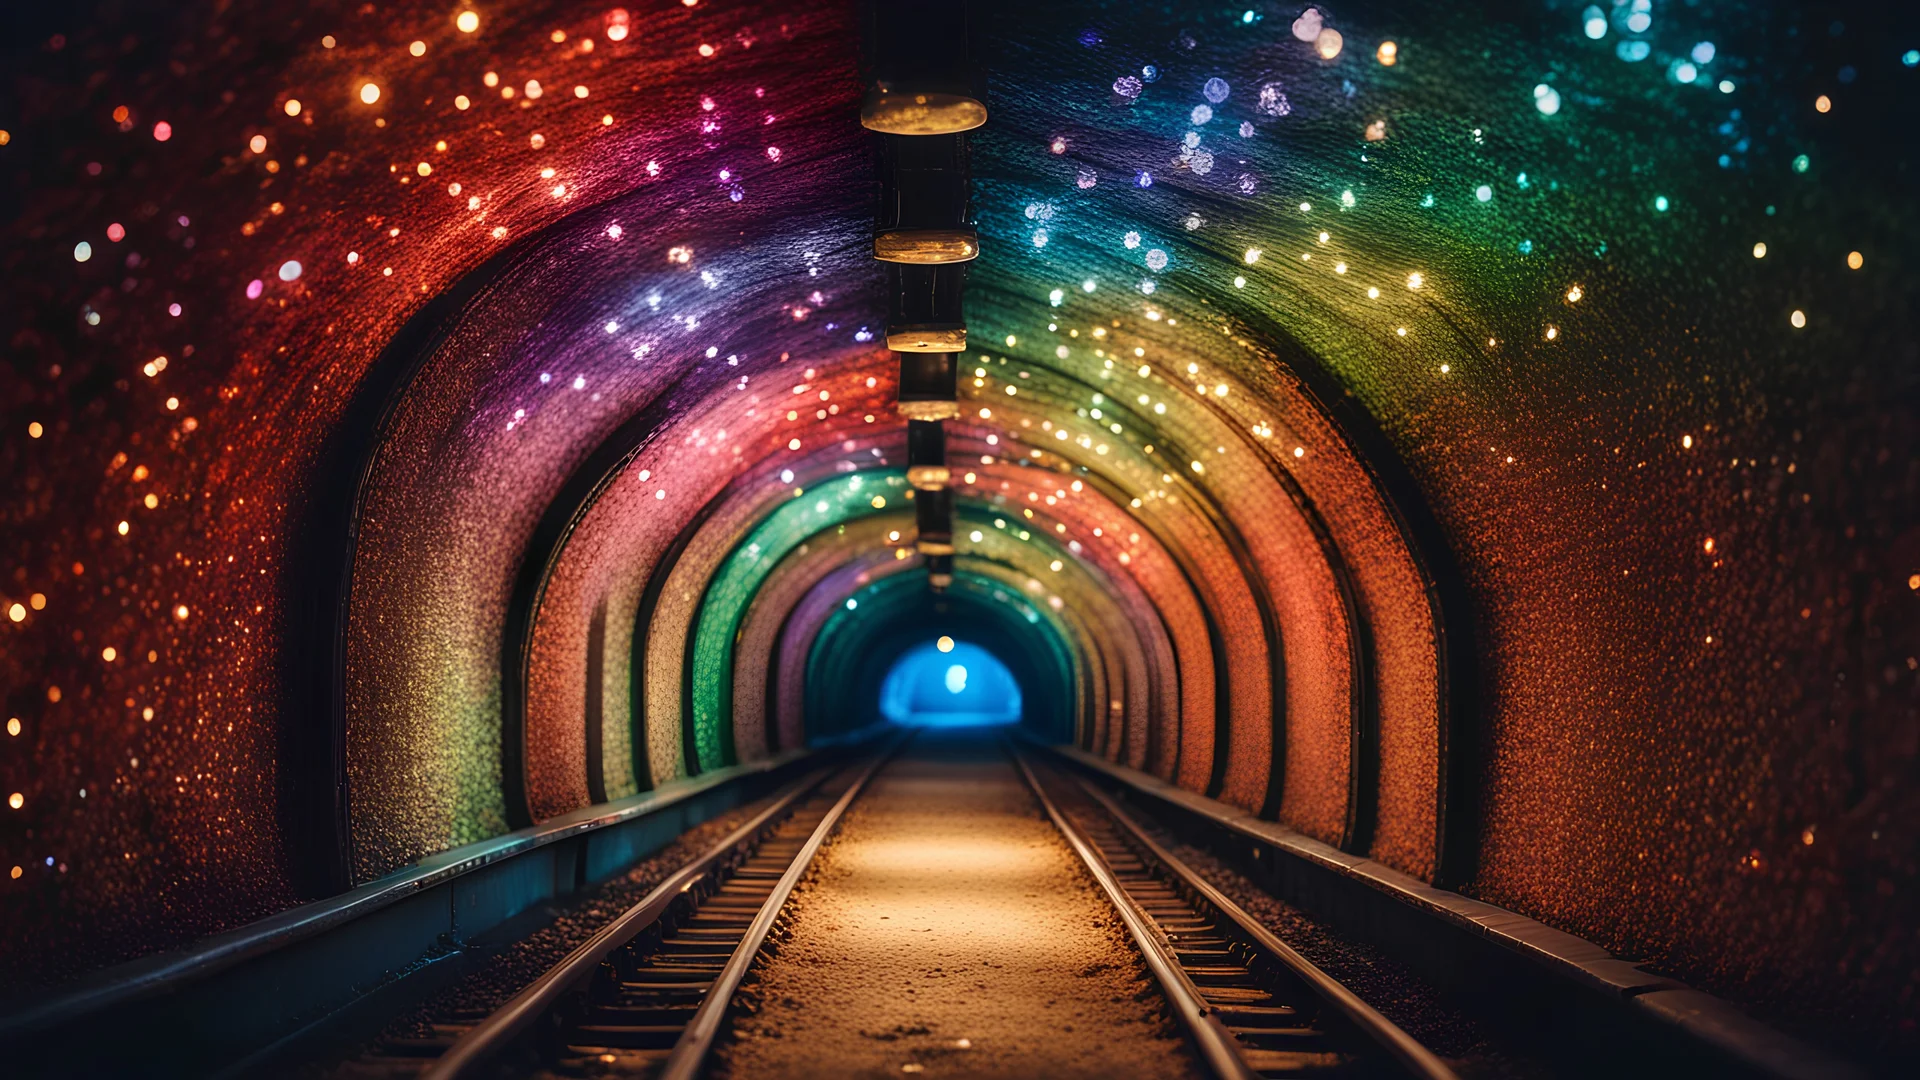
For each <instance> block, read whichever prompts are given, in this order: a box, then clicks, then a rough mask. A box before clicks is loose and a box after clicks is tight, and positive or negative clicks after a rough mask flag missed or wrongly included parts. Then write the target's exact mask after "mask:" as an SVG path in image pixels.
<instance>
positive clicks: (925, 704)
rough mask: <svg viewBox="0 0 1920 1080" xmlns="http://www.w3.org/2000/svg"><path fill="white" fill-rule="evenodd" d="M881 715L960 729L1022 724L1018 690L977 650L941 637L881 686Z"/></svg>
mask: <svg viewBox="0 0 1920 1080" xmlns="http://www.w3.org/2000/svg"><path fill="white" fill-rule="evenodd" d="M880 711H881V713H883V714H884V715H885V716H886V718H887V719H889V720H891V721H893V722H894V723H896V724H908V725H911V726H915V727H962V726H967V725H973V724H1011V723H1014V722H1015V721H1017V720H1019V719H1020V684H1019V683H1018V682H1016V681H1015V680H1014V677H1013V673H1012V672H1010V671H1008V670H1007V667H1006V665H1005V664H1002V663H1001V662H1000V661H999V660H997V659H995V658H994V655H993V654H992V653H990V652H988V651H987V650H985V649H983V648H981V647H979V646H978V645H969V644H967V643H966V642H964V641H955V640H953V639H952V638H949V637H942V638H940V639H939V640H938V641H929V642H927V643H926V644H924V645H920V646H917V647H915V648H913V649H911V650H909V651H908V652H907V653H906V655H904V656H902V657H901V658H900V659H899V660H898V661H897V662H896V663H895V664H894V665H893V670H891V671H889V672H887V677H886V680H885V681H883V682H882V683H881V684H880Z"/></svg>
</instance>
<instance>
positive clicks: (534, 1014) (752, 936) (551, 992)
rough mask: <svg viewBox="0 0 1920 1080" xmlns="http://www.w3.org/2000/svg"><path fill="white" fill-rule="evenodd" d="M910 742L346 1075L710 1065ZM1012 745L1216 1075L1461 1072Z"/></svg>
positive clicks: (785, 806)
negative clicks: (875, 782)
mask: <svg viewBox="0 0 1920 1080" xmlns="http://www.w3.org/2000/svg"><path fill="white" fill-rule="evenodd" d="M899 746H900V744H898V743H896V744H895V745H894V746H893V747H892V748H891V749H889V750H888V751H884V752H882V753H880V754H877V755H875V756H874V757H872V758H870V759H868V760H867V761H865V762H863V763H858V764H854V765H850V766H845V767H840V768H829V769H822V770H819V771H816V772H814V773H812V774H809V775H807V776H805V777H802V778H801V779H800V780H799V781H797V782H795V783H794V784H793V785H791V786H790V787H788V788H786V789H785V790H784V791H782V792H781V793H780V794H779V795H778V796H776V797H775V799H774V800H773V801H772V802H771V803H770V804H769V805H768V806H767V807H766V808H764V809H763V810H761V811H760V812H759V813H757V814H755V815H754V816H753V817H752V818H751V819H749V820H748V821H746V822H745V823H743V824H742V825H740V826H739V827H738V828H736V829H734V830H733V831H732V832H730V833H729V834H728V835H727V836H725V837H724V838H722V839H721V840H720V841H719V842H717V843H715V844H714V845H713V846H712V847H711V848H709V849H707V850H706V851H705V852H703V853H702V854H700V855H699V856H698V857H696V858H695V859H693V860H692V861H691V862H689V863H687V864H686V865H685V866H683V867H681V868H680V869H679V870H678V871H676V872H675V873H674V874H673V875H671V876H670V877H668V878H667V879H666V880H664V881H662V882H661V883H660V884H659V885H658V886H656V887H655V888H654V889H652V890H651V891H650V892H649V893H648V894H647V895H646V896H645V897H644V898H643V899H642V900H641V901H640V902H639V903H637V904H635V905H634V906H633V907H631V908H629V909H627V910H626V911H625V912H623V913H622V914H620V915H619V916H617V917H616V918H615V919H614V920H613V921H611V922H610V923H608V924H607V925H606V926H605V927H603V928H601V929H600V930H599V931H598V932H597V933H595V934H594V935H593V937H592V938H590V939H588V940H587V941H586V942H585V943H584V944H582V945H581V946H580V947H578V948H577V949H575V950H574V951H573V952H572V953H570V954H569V955H568V956H567V957H566V958H565V959H563V960H562V961H561V962H560V963H558V964H557V965H555V966H554V967H552V968H551V969H549V970H548V971H547V972H545V973H544V974H542V975H541V976H539V977H538V978H537V979H535V980H534V981H533V982H532V983H530V984H529V985H528V986H526V988H525V989H523V990H521V991H520V993H518V994H516V995H515V996H514V997H513V998H512V999H511V1000H509V1001H508V1002H506V1004H504V1005H502V1006H500V1007H499V1008H498V1009H495V1010H493V1011H492V1012H490V1013H485V1014H478V1013H472V1014H461V1013H450V1014H445V1015H440V1016H436V1017H435V1018H434V1020H433V1023H432V1033H431V1035H429V1036H425V1037H411V1038H395V1039H388V1040H385V1041H383V1042H381V1043H379V1044H377V1045H375V1046H374V1047H373V1048H371V1050H370V1051H369V1052H367V1053H365V1054H363V1055H361V1056H359V1057H357V1058H355V1059H353V1060H351V1061H349V1062H347V1063H345V1064H344V1065H343V1066H342V1067H341V1068H340V1069H339V1070H337V1071H336V1072H335V1076H336V1077H339V1078H343V1080H346V1078H352V1080H357V1078H361V1077H374V1076H377V1077H383V1078H385V1077H392V1078H401V1077H418V1078H421V1080H456V1078H471V1077H478V1076H486V1077H497V1076H505V1075H517V1076H589V1075H613V1076H639V1077H648V1078H650V1080H692V1078H694V1077H697V1076H700V1075H701V1074H702V1073H703V1072H704V1071H705V1068H706V1065H707V1061H708V1056H709V1054H710V1052H711V1050H712V1049H713V1047H714V1045H715V1042H716V1040H718V1039H719V1037H720V1036H721V1035H722V1034H723V1033H724V1031H725V1030H726V1026H727V1019H728V1011H729V1009H730V1007H731V1005H732V1003H733V1001H734V998H735V995H736V993H737V992H738V990H739V989H740V986H741V983H742V981H743V980H744V979H745V977H746V975H747V972H748V971H749V969H750V968H751V967H752V965H753V963H754V960H755V958H756V957H757V956H758V955H759V954H760V952H761V950H762V949H763V948H765V947H766V944H767V938H768V934H769V932H770V931H771V930H772V929H773V928H774V926H775V924H776V922H777V921H778V919H779V917H780V913H781V910H782V908H783V907H784V906H785V905H786V902H787V900H788V898H789V896H790V895H791V894H792V891H793V888H794V886H795V885H797V884H798V883H799V881H800V879H801V877H802V876H803V875H804V874H805V873H806V871H807V868H808V867H809V866H810V865H811V864H812V862H813V858H814V856H815V855H816V854H817V853H818V851H819V850H820V848H821V846H822V844H824V843H825V841H826V840H827V838H828V837H829V836H830V835H831V834H832V833H833V831H834V830H835V828H837V827H838V825H839V823H840V820H841V818H842V817H843V815H844V814H845V812H846V810H847V808H848V807H849V806H851V805H852V804H853V802H854V800H855V799H856V798H858V797H859V795H860V793H861V791H862V790H863V789H864V788H865V787H866V785H867V783H868V782H869V781H870V780H871V779H872V778H873V776H874V775H875V774H876V773H878V772H879V770H880V769H881V768H883V767H884V766H885V764H886V762H887V761H888V760H890V759H891V758H892V757H893V753H894V752H895V751H897V750H898V749H899ZM1008 749H1009V753H1010V754H1011V755H1012V757H1013V760H1014V764H1015V765H1016V767H1017V769H1018V770H1019V772H1020V774H1021V775H1022V777H1023V778H1024V779H1025V781H1026V783H1027V784H1028V786H1029V787H1031V789H1032V790H1033V792H1034V794H1035V795H1036V797H1037V798H1038V799H1039V800H1040V802H1041V804H1042V805H1043V806H1044V807H1045V809H1046V811H1047V814H1048V816H1049V817H1050V818H1051V819H1052V821H1053V823H1054V825H1055V826H1056V827H1057V828H1059V829H1060V831H1061V832H1062V833H1063V834H1064V836H1065V837H1066V839H1067V841H1068V844H1069V846H1070V847H1071V848H1072V849H1073V851H1074V852H1075V854H1076V855H1078V856H1079V858H1080V859H1081V860H1082V861H1083V862H1084V863H1085V864H1086V867H1087V869H1088V871H1089V872H1090V873H1091V874H1092V876H1093V877H1094V879H1095V880H1096V881H1097V882H1098V883H1099V885H1100V887H1101V889H1102V890H1103V891H1104V892H1105V894H1106V895H1107V898H1108V900H1109V901H1110V902H1111V903H1112V904H1113V906H1114V908H1115V910H1116V911H1118V912H1119V914H1120V916H1121V918H1122V920H1123V921H1124V922H1125V923H1126V925H1127V928H1128V930H1129V933H1130V935H1131V937H1132V939H1133V941H1134V943H1135V945H1136V946H1137V947H1138V948H1139V949H1140V951H1141V953H1142V955H1143V957H1144V958H1145V960H1146V963H1147V967H1148V968H1149V969H1150V970H1151V971H1152V972H1153V974H1154V977H1155V979H1156V981H1157V982H1158V983H1159V985H1160V988H1161V990H1162V991H1163V993H1165V995H1166V998H1167V1001H1168V1004H1169V1006H1170V1008H1171V1010H1172V1011H1173V1013H1174V1014H1175V1016H1176V1017H1177V1018H1178V1020H1179V1022H1180V1023H1181V1025H1182V1027H1183V1028H1184V1030H1185V1032H1186V1034H1187V1035H1188V1037H1189V1038H1190V1040H1191V1042H1192V1043H1193V1046H1194V1048H1195V1049H1196V1050H1197V1052H1198V1054H1199V1057H1200V1060H1201V1062H1202V1064H1203V1065H1204V1066H1205V1067H1206V1070H1207V1071H1208V1072H1209V1073H1210V1074H1212V1075H1214V1076H1217V1077H1222V1078H1236V1080H1245V1078H1252V1077H1284V1076H1350V1075H1367V1076H1372V1075H1399V1076H1412V1077H1421V1078H1426V1080H1451V1078H1452V1077H1453V1076H1454V1073H1453V1072H1452V1070H1450V1069H1449V1068H1448V1067H1447V1066H1446V1064H1445V1063H1444V1062H1442V1061H1440V1060H1439V1059H1438V1058H1437V1057H1435V1056H1434V1055H1433V1054H1432V1053H1430V1052H1429V1051H1427V1050H1426V1049H1425V1048H1424V1047H1422V1046H1421V1045H1420V1044H1419V1043H1417V1042H1416V1041H1414V1040H1413V1039H1412V1038H1411V1037H1409V1036H1408V1035H1407V1034H1406V1033H1405V1032H1403V1031H1401V1030H1400V1029H1399V1028H1397V1027H1395V1026H1394V1025H1393V1024H1392V1023H1391V1022H1389V1021H1387V1020H1386V1019H1385V1018H1384V1017H1382V1016H1380V1015H1379V1014H1378V1013H1377V1012H1375V1011H1374V1010H1373V1009H1372V1008H1370V1007H1369V1006H1367V1005H1366V1004H1365V1003H1364V1002H1362V1001H1360V1000H1359V999H1358V998H1357V997H1355V996H1354V995H1353V994H1352V993H1351V992H1350V991H1348V990H1347V989H1346V988H1345V987H1343V986H1341V985H1340V984H1339V983H1338V982H1336V981H1335V980H1333V979H1332V978H1331V977H1329V976H1328V975H1326V974H1325V973H1324V972H1322V971H1320V970H1319V969H1318V968H1316V967H1315V966H1314V965H1313V964H1312V963H1310V962H1309V961H1307V960H1306V959H1305V958H1303V957H1301V956H1300V955H1299V954H1298V953H1297V952H1295V951H1294V950H1293V949H1291V948H1289V947H1288V946H1287V945H1286V944H1285V943H1283V942H1281V941H1279V940H1278V939H1277V938H1275V937H1274V936H1273V934H1272V933H1271V932H1269V931H1268V930H1266V928H1265V927H1263V926H1261V925H1260V924H1259V923H1258V922H1257V921H1255V920H1254V919H1253V918H1252V917H1251V916H1250V915H1248V914H1247V913H1246V912H1245V911H1243V910H1241V909H1240V908H1239V907H1238V906H1237V905H1235V904H1234V903H1233V902H1232V901H1231V900H1230V899H1228V898H1227V897H1226V896H1224V895H1223V894H1221V893H1220V892H1219V891H1218V890H1217V889H1215V888H1214V887H1213V886H1211V885H1209V884H1208V883H1207V882H1206V881H1204V880H1203V879H1201V878H1200V877H1199V876H1198V875H1197V874H1195V873H1194V872H1193V871H1192V870H1191V869H1190V868H1188V867H1187V866H1185V865H1184V864H1183V863H1181V862H1180V861H1179V859H1178V858H1176V857H1175V856H1173V855H1172V854H1171V853H1169V852H1168V851H1167V850H1166V849H1165V848H1164V847H1163V846H1162V845H1161V844H1160V843H1159V842H1158V841H1157V840H1156V839H1155V838H1154V837H1153V836H1152V835H1151V834H1150V833H1149V832H1148V831H1147V830H1145V829H1143V828H1142V827H1141V826H1140V824H1139V823H1138V822H1136V821H1135V820H1134V819H1133V818H1132V817H1130V816H1129V815H1128V814H1127V813H1126V811H1125V810H1123V809H1122V808H1121V807H1120V806H1118V805H1117V804H1115V803H1114V802H1113V801H1112V800H1111V799H1109V798H1108V797H1107V796H1106V795H1105V794H1104V793H1102V792H1100V791H1099V790H1097V789H1095V788H1093V787H1091V786H1089V785H1086V784H1085V783H1084V782H1082V781H1079V780H1077V779H1069V778H1067V777H1065V776H1063V775H1062V774H1060V773H1058V772H1056V771H1054V770H1053V769H1051V768H1049V767H1047V766H1045V765H1040V764H1037V763H1035V762H1034V761H1032V760H1030V758H1029V757H1028V755H1026V754H1025V753H1023V752H1022V751H1021V750H1019V749H1018V748H1016V747H1013V746H1011V745H1009V747H1008Z"/></svg>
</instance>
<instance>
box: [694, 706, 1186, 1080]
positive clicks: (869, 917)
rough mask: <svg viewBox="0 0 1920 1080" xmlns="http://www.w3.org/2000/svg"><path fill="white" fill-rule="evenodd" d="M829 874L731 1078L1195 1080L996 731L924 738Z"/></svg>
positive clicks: (733, 1060) (879, 787) (813, 887)
mask: <svg viewBox="0 0 1920 1080" xmlns="http://www.w3.org/2000/svg"><path fill="white" fill-rule="evenodd" d="M816 867H817V869H816V871H815V876H814V877H813V878H812V880H810V881H809V882H808V883H807V884H805V885H803V886H802V887H801V890H800V891H799V892H797V893H796V894H795V896H794V900H793V901H792V903H791V904H790V905H789V907H788V909H787V913H786V916H785V920H784V921H785V922H786V924H787V925H788V926H789V927H790V928H791V936H790V937H789V938H788V939H787V940H786V941H785V942H784V943H783V944H782V945H781V946H780V948H779V949H778V951H777V952H776V953H774V954H773V955H772V956H771V957H768V958H766V959H765V960H764V961H763V963H764V965H765V966H764V967H763V968H762V969H761V971H760V972H759V974H758V976H757V977H756V979H755V980H753V982H752V983H751V985H750V989H749V992H748V998H749V1000H751V1001H753V1003H754V1004H755V1006H756V1011H755V1012H754V1013H752V1014H744V1015H741V1016H740V1018H739V1020H738V1021H737V1022H736V1025H735V1030H736V1033H737V1041H735V1042H734V1043H733V1045H731V1046H729V1047H727V1048H725V1049H723V1050H722V1051H721V1054H720V1056H721V1059H722V1061H723V1062H724V1064H723V1066H722V1068H721V1070H719V1071H720V1072H721V1073H722V1074H723V1075H729V1076H731V1077H733V1078H734V1080H755V1078H758V1077H774V1076H782V1077H786V1076H792V1077H814V1076H819V1077H827V1076H832V1077H847V1076H896V1077H897V1076H901V1075H903V1073H904V1074H905V1075H913V1074H915V1073H919V1074H920V1075H923V1076H973V1077H987V1076H1008V1077H1033V1076H1048V1077H1095V1076H1100V1077H1106V1076H1127V1077H1141V1078H1154V1077H1189V1076H1194V1075H1197V1073H1196V1069H1197V1066H1196V1065H1195V1063H1194V1061H1193V1059H1192V1058H1191V1056H1190V1054H1189V1052H1188V1051H1187V1049H1186V1047H1185V1045H1184V1044H1183V1043H1182V1041H1181V1039H1180V1036H1179V1035H1178V1033H1177V1032H1176V1031H1175V1030H1174V1028H1173V1027H1172V1026H1171V1025H1170V1024H1168V1023H1167V1022H1166V1021H1165V1020H1164V1019H1163V1017H1162V1003H1161V998H1160V994H1159V992H1158V990H1157V989H1155V988H1154V987H1153V986H1152V984H1151V983H1150V982H1149V981H1148V979H1147V978H1146V977H1145V975H1144V972H1143V969H1142V968H1141V965H1140V961H1139V958H1138V955H1137V953H1136V952H1135V950H1134V948H1133V946H1132V944H1131V942H1130V941H1129V940H1128V938H1127V934H1126V930H1125V929H1124V928H1123V927H1122V926H1121V925H1120V923H1119V921H1118V920H1117V919H1116V918H1115V916H1114V914H1113V910H1112V908H1111V907H1110V906H1109V905H1108V903H1107V901H1106V900H1105V899H1104V898H1103V897H1102V896H1101V895H1100V894H1099V893H1098V891H1097V890H1096V889H1095V887H1094V885H1093V883H1092V882H1091V881H1090V880H1089V879H1088V878H1087V875H1086V871H1085V870H1084V869H1083V868H1082V867H1081V866H1080V865H1079V864H1078V861H1077V860H1076V859H1075V858H1074V856H1073V853H1072V852H1071V851H1070V850H1069V849H1068V847H1067V846H1066V843H1065V842H1064V841H1063V840H1062V839H1061V837H1060V834H1059V833H1058V832H1057V831H1055V829H1054V827H1053V825H1052V824H1051V823H1050V822H1049V821H1048V820H1047V818H1046V816H1045V815H1044V813H1043V812H1042V811H1041V809H1040V806H1039V804H1038V803H1037V802H1035V800H1034V799H1033V796H1032V795H1031V794H1030V793H1029V792H1028V791H1027V788H1026V785H1025V784H1024V783H1023V782H1022V781H1021V779H1020V776H1019V774H1018V773H1017V772H1016V771H1015V769H1014V767H1013V765H1012V764H1011V762H1009V761H1008V759H1007V757H1006V755H1005V753H1004V751H1003V750H1002V749H1001V747H1000V746H999V744H998V743H997V741H996V736H995V735H994V734H993V733H992V732H980V731H972V732H968V731H960V732H942V731H938V730H928V731H923V732H921V733H920V735H919V736H918V737H917V738H915V739H914V741H913V742H912V743H911V744H910V745H909V746H908V748H907V749H906V751H904V752H903V754H902V756H901V757H900V758H898V759H897V760H895V761H894V762H893V763H892V764H891V765H889V766H888V767H887V768H886V770H885V771H884V772H882V773H881V774H880V775H879V776H878V777H876V778H875V779H874V781H873V782H872V784H871V786H870V787H869V788H868V790H867V792H866V793H865V794H864V795H863V796H862V797H861V799H860V800H859V801H858V802H857V803H855V804H854V806H853V808H852V809H851V810H850V811H849V812H848V815H847V818H846V820H845V821H844V822H843V823H842V825H841V828H840V833H839V835H838V836H837V837H836V838H835V839H834V840H833V841H832V843H831V844H830V845H829V846H828V848H827V849H826V850H825V851H823V852H822V853H821V855H820V857H819V860H818V862H817V863H816ZM910 1066H917V1068H909V1067H910Z"/></svg>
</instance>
